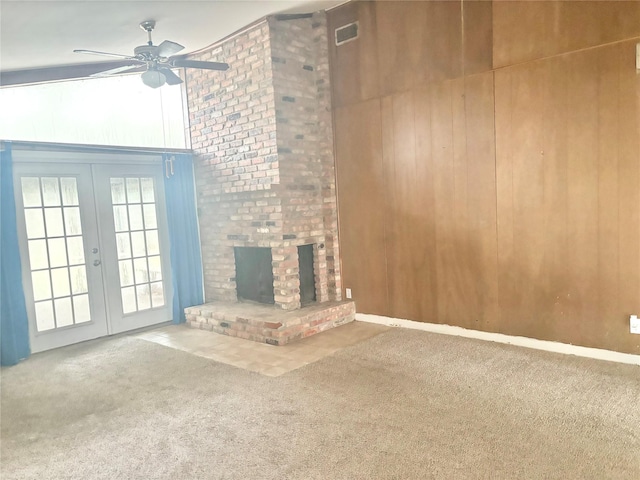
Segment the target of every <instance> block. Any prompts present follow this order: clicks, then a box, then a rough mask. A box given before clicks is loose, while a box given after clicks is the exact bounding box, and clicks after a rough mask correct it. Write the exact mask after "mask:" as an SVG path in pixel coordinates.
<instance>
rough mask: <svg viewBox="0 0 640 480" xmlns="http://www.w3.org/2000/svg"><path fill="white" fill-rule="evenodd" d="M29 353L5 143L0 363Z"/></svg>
mask: <svg viewBox="0 0 640 480" xmlns="http://www.w3.org/2000/svg"><path fill="white" fill-rule="evenodd" d="M30 353H31V350H30V348H29V323H28V321H27V306H26V303H25V300H24V291H23V290H22V268H21V265H20V251H19V247H18V229H17V226H16V204H15V198H14V196H13V164H12V161H11V144H10V143H4V144H3V145H1V146H0V363H1V364H2V365H15V364H16V363H18V362H19V361H20V360H22V359H24V358H27V357H28V356H29V354H30Z"/></svg>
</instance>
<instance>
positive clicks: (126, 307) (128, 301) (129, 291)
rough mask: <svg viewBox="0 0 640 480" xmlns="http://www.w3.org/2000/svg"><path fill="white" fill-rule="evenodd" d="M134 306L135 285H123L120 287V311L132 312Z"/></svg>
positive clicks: (135, 308)
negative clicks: (123, 286)
mask: <svg viewBox="0 0 640 480" xmlns="http://www.w3.org/2000/svg"><path fill="white" fill-rule="evenodd" d="M136 310H137V307H136V287H125V288H123V289H122V313H132V312H135V311H136Z"/></svg>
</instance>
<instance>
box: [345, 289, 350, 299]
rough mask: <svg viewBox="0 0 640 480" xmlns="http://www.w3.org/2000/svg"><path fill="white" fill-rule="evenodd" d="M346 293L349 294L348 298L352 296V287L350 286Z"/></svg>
mask: <svg viewBox="0 0 640 480" xmlns="http://www.w3.org/2000/svg"><path fill="white" fill-rule="evenodd" d="M346 295H347V298H351V289H350V288H347V289H346Z"/></svg>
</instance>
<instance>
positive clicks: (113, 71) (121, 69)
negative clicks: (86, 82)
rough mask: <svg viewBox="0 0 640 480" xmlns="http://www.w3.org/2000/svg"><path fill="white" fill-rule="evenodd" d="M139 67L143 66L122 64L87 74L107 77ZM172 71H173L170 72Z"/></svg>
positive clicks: (142, 66)
mask: <svg viewBox="0 0 640 480" xmlns="http://www.w3.org/2000/svg"><path fill="white" fill-rule="evenodd" d="M139 68H144V65H140V64H139V65H123V66H122V67H116V68H112V69H110V70H104V71H102V72H96V73H93V74H91V75H89V76H90V77H108V76H109V75H115V74H117V73H124V72H128V71H132V72H133V71H134V70H136V69H139ZM172 73H173V72H172Z"/></svg>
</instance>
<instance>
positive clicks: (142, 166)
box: [12, 149, 173, 353]
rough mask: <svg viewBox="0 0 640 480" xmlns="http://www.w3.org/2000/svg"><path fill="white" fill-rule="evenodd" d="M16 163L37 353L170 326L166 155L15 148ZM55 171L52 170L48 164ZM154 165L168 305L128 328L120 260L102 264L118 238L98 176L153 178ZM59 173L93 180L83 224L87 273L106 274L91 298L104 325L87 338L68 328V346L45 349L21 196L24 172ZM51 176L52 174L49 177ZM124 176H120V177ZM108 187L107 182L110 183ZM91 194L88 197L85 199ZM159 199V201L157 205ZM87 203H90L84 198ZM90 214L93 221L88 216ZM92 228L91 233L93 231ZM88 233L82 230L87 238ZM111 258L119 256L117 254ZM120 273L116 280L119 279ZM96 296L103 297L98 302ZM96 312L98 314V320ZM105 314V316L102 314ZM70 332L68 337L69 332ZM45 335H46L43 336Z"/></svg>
mask: <svg viewBox="0 0 640 480" xmlns="http://www.w3.org/2000/svg"><path fill="white" fill-rule="evenodd" d="M12 157H13V162H14V165H15V167H14V182H16V183H15V185H16V188H15V192H16V210H17V213H18V215H17V218H18V225H17V227H18V236H19V243H20V254H21V264H22V277H23V278H22V281H23V286H24V290H25V297H26V298H25V299H26V301H27V311H28V312H27V313H28V317H29V336H30V340H31V349H32V352H34V353H35V352H38V351H42V350H46V349H49V348H56V347H58V346H63V345H68V344H72V343H77V342H79V341H84V340H88V339H90V338H97V337H100V336H104V335H111V334H115V333H120V332H123V331H127V330H133V329H136V328H140V327H143V326H148V325H152V324H156V323H162V322H166V321H169V320H171V319H172V310H173V309H172V302H173V286H172V281H171V265H170V263H171V262H170V255H169V238H168V225H167V220H166V206H165V202H164V182H163V178H162V155H161V154H160V153H158V154H149V153H146V152H145V153H144V154H135V153H128V152H114V153H110V152H108V153H103V152H85V151H69V152H65V151H45V150H22V149H14V151H13V155H12ZM54 165H55V168H49V166H51V167H53V166H54ZM150 167H154V170H155V172H154V174H153V177H154V178H155V186H156V199H157V201H156V209H157V210H156V211H157V216H158V232H159V234H160V235H159V236H160V244H161V248H162V251H161V253H162V255H161V262H162V271H163V284H164V287H165V288H164V292H165V306H166V308H165V309H164V310H165V311H164V312H159V311H158V309H153V310H149V311H146V312H143V313H137V314H136V316H137V317H138V318H131V316H130V318H129V323H128V324H125V323H123V322H122V321H121V320H122V317H123V316H122V314H121V312H122V305H121V301H120V300H119V299H118V300H117V301H116V297H115V295H114V293H113V292H114V291H116V290H117V292H118V296H119V292H120V288H119V286H120V284H119V278H118V270H117V260H116V261H115V265H116V267H115V270H114V267H113V263H114V262H113V261H106V262H105V261H102V260H103V259H105V258H106V257H104V256H105V255H108V256H112V255H116V254H115V247H114V244H115V238H114V239H111V238H110V234H111V235H113V213H112V212H110V211H109V210H110V209H111V205H110V203H109V204H108V205H106V204H107V203H108V202H106V201H104V199H105V198H110V195H109V196H105V195H106V194H107V193H108V192H105V191H104V188H105V187H104V185H105V183H104V182H101V181H100V179H99V178H97V177H98V175H100V174H104V173H105V172H107V170H105V169H111V170H112V171H113V172H116V173H115V174H116V175H120V174H124V175H140V176H143V175H144V176H151V175H150V173H149V172H150V170H149V169H150ZM54 170H55V171H57V172H59V173H57V175H65V172H71V171H83V172H89V176H88V177H85V178H89V179H92V178H93V183H89V185H84V186H82V190H83V191H85V193H86V190H87V189H88V190H93V192H92V195H90V196H89V197H90V200H89V201H88V202H86V203H87V205H86V206H85V208H84V209H81V212H82V224H83V229H85V230H87V232H86V237H85V244H84V247H85V262H86V266H87V269H88V270H89V269H94V268H99V269H100V273H101V275H99V276H98V280H97V281H95V278H94V281H93V283H92V286H90V288H93V290H94V291H95V293H96V295H94V296H93V297H92V303H91V313H92V322H90V323H91V324H93V323H94V322H95V323H96V324H99V323H100V322H102V325H103V326H102V327H100V328H98V327H96V328H95V331H94V332H92V333H90V334H89V335H87V332H83V331H82V330H83V329H82V328H80V327H70V328H67V327H63V328H62V329H60V333H64V335H65V340H64V341H63V342H54V344H53V345H51V346H46V345H44V346H43V343H45V344H46V342H41V341H40V339H39V338H38V337H39V336H40V335H41V334H39V333H38V332H37V329H36V325H35V311H34V300H33V291H32V288H31V268H30V265H29V255H28V251H25V250H26V245H27V239H26V226H25V222H24V207H23V202H22V197H21V190H22V189H21V185H20V184H19V183H17V182H19V175H24V174H25V173H27V174H30V175H39V176H47V174H49V175H51V176H55V175H56V173H53V172H54ZM47 172H49V173H47ZM117 172H120V173H117ZM107 184H108V180H107ZM85 196H86V195H85ZM158 200H159V201H158ZM85 201H86V199H85ZM87 216H89V218H87ZM88 230H91V231H90V232H89V231H88ZM84 234H85V232H84V230H83V236H84ZM94 244H95V245H98V246H97V248H98V254H97V257H96V259H97V260H101V263H100V264H99V265H97V266H95V267H94V265H93V262H94V260H96V259H94V258H93V257H94V256H95V255H93V253H92V249H93V248H96V246H95V245H94ZM112 258H117V256H113V257H112ZM114 275H115V276H114ZM89 276H90V277H96V276H95V275H89ZM96 297H100V298H99V299H97V298H96ZM94 309H95V310H96V311H97V313H96V314H95V316H94ZM100 310H102V312H103V313H102V314H100V313H99V311H100ZM65 332H66V333H65ZM44 333H45V334H46V332H44Z"/></svg>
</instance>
